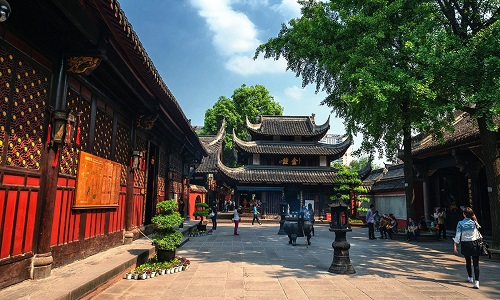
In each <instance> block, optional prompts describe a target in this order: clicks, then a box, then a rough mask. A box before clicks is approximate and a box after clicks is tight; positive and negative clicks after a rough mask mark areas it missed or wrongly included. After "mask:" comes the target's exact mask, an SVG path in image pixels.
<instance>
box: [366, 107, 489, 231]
mask: <svg viewBox="0 0 500 300" xmlns="http://www.w3.org/2000/svg"><path fill="white" fill-rule="evenodd" d="M453 126H454V129H455V130H454V131H453V132H446V133H445V134H444V137H443V140H437V139H435V138H434V137H432V136H431V135H427V134H420V135H418V136H416V137H414V138H413V143H412V156H413V170H414V175H415V176H414V178H415V182H414V205H415V216H407V215H406V214H407V213H406V211H407V210H406V200H405V199H406V197H405V192H404V172H403V164H399V165H395V166H386V168H384V169H379V170H375V171H372V173H371V174H370V176H369V177H368V178H367V179H365V180H364V184H365V186H367V187H369V189H370V193H369V195H368V196H369V197H371V199H372V203H375V205H376V208H377V210H379V212H380V213H394V214H395V215H396V217H397V218H398V219H399V220H405V219H407V218H408V217H413V218H416V219H419V218H420V217H421V216H425V218H426V220H427V221H428V222H431V221H432V220H433V213H434V211H435V210H436V209H437V208H443V209H444V210H445V212H446V226H447V228H448V229H449V230H455V227H456V225H457V222H458V221H459V220H461V219H463V215H462V209H463V208H464V207H465V206H471V207H473V209H474V212H475V213H476V216H477V218H478V220H479V222H480V223H481V226H482V227H483V230H484V233H486V234H489V232H491V228H492V226H493V225H492V224H491V214H490V206H489V198H488V187H487V184H486V174H485V171H484V163H485V162H484V158H483V155H482V151H481V141H480V137H479V130H478V127H477V123H476V122H475V121H474V120H473V119H471V118H470V117H469V116H468V115H467V114H465V113H458V114H457V117H456V119H455V123H454V124H453Z"/></svg>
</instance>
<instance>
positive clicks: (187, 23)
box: [119, 0, 359, 149]
mask: <svg viewBox="0 0 500 300" xmlns="http://www.w3.org/2000/svg"><path fill="white" fill-rule="evenodd" d="M119 2H120V5H121V8H122V9H123V11H124V12H125V15H126V16H127V18H128V20H129V22H130V23H131V24H132V26H133V28H134V30H135V32H136V33H137V35H138V36H139V38H140V40H141V42H142V44H143V46H144V48H145V49H146V51H147V52H148V55H149V56H150V58H151V59H152V60H153V62H154V64H155V66H156V68H157V69H158V71H159V72H160V75H161V76H162V78H163V81H164V82H165V83H166V85H167V86H168V87H169V89H170V90H171V91H172V93H173V94H174V96H175V98H176V99H177V101H178V102H179V104H180V106H181V108H182V110H183V111H184V114H185V115H186V117H187V118H188V119H191V124H192V125H203V120H204V116H205V111H206V110H207V109H208V108H211V107H212V106H213V104H214V103H215V102H216V101H217V99H218V98H219V97H220V96H226V97H231V95H232V93H233V91H234V90H235V89H236V88H238V87H240V86H241V85H242V84H246V85H247V86H252V85H256V84H261V85H263V86H265V87H266V88H267V89H268V90H269V92H270V94H271V95H273V96H274V99H275V100H276V101H277V102H279V103H280V104H281V106H283V108H284V113H283V114H284V115H294V116H308V115H311V114H313V113H314V114H315V115H316V117H315V119H316V122H317V123H318V124H323V123H324V122H325V121H326V120H327V118H328V116H329V115H330V114H331V109H330V108H329V107H327V106H320V102H321V101H322V100H323V99H324V98H325V93H323V92H321V93H318V94H316V93H315V86H312V85H309V86H307V87H305V88H302V82H301V78H297V77H295V74H294V73H292V72H286V61H284V60H280V61H274V60H272V59H266V60H265V59H263V56H262V55H261V56H260V57H259V58H258V59H257V60H255V61H254V60H253V56H254V53H255V49H256V48H257V47H258V46H259V45H260V44H262V43H265V42H266V41H267V40H268V39H269V38H271V37H276V36H277V34H278V32H279V29H280V28H281V24H282V23H287V22H288V21H289V20H290V19H292V18H295V17H299V16H300V5H299V4H297V2H296V0H148V1H139V0H119ZM330 126H331V129H330V133H336V134H344V133H345V129H344V125H343V123H342V120H341V119H338V118H336V117H335V114H334V113H333V114H331V119H330ZM356 144H359V141H358V139H357V138H355V146H354V149H356V148H357V147H356Z"/></svg>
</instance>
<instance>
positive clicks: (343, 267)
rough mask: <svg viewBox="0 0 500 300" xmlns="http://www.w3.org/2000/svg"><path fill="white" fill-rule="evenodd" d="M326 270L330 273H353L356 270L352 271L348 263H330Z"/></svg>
mask: <svg viewBox="0 0 500 300" xmlns="http://www.w3.org/2000/svg"><path fill="white" fill-rule="evenodd" d="M328 272H330V273H335V274H354V273H356V271H354V268H353V267H352V265H351V264H350V262H349V264H339V265H335V264H333V263H332V265H331V266H330V268H329V269H328Z"/></svg>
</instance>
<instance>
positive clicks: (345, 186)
mask: <svg viewBox="0 0 500 300" xmlns="http://www.w3.org/2000/svg"><path fill="white" fill-rule="evenodd" d="M333 167H334V168H335V169H336V170H337V176H336V177H335V179H334V180H333V188H334V191H335V193H339V194H340V198H341V199H342V200H344V202H345V203H350V204H351V206H352V207H351V214H352V215H355V214H356V212H365V211H367V208H365V207H362V206H361V203H362V202H369V201H370V199H368V198H367V197H364V196H362V195H366V193H367V190H366V188H364V187H363V186H362V184H363V181H362V180H361V179H360V178H359V176H358V172H357V171H355V170H352V169H351V168H349V167H347V166H344V165H343V164H341V163H335V164H334V166H333ZM335 199H337V196H336V195H333V196H331V197H330V200H335Z"/></svg>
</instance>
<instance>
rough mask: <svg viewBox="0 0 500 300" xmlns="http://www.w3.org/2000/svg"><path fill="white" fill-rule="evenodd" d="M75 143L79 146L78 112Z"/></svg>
mask: <svg viewBox="0 0 500 300" xmlns="http://www.w3.org/2000/svg"><path fill="white" fill-rule="evenodd" d="M75 144H76V145H77V146H80V114H78V120H77V123H76V139H75Z"/></svg>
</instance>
